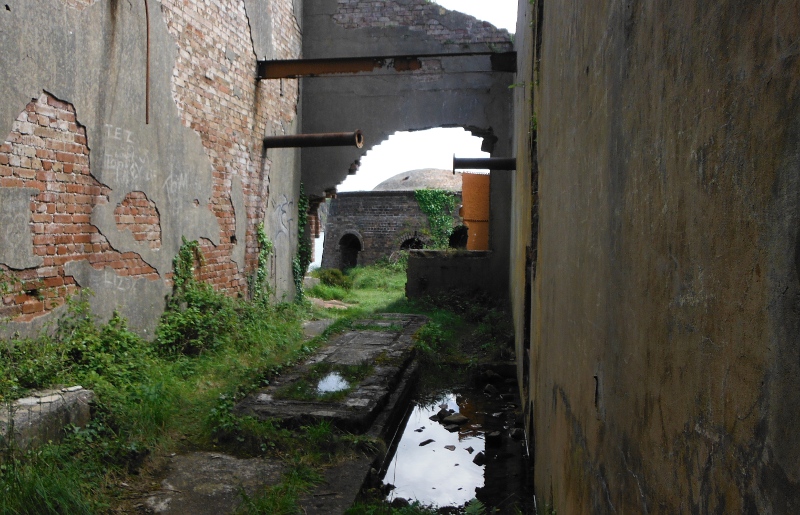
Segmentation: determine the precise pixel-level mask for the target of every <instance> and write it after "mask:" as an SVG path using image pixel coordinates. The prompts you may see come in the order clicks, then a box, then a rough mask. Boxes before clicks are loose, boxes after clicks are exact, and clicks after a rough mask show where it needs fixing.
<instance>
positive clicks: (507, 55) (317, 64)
mask: <svg viewBox="0 0 800 515" xmlns="http://www.w3.org/2000/svg"><path fill="white" fill-rule="evenodd" d="M481 55H486V56H489V58H490V61H491V69H492V71H496V72H512V73H515V72H516V71H517V53H516V52H462V53H452V52H450V53H442V54H409V55H377V56H366V57H332V58H324V59H274V60H269V61H258V63H257V64H258V69H257V72H256V77H257V78H258V79H296V78H298V77H317V76H320V75H333V74H339V73H359V72H369V71H372V70H375V69H377V68H383V67H384V66H385V67H389V68H394V69H395V70H396V71H398V72H405V71H415V70H419V69H421V68H422V62H421V61H420V59H440V58H448V57H473V56H481Z"/></svg>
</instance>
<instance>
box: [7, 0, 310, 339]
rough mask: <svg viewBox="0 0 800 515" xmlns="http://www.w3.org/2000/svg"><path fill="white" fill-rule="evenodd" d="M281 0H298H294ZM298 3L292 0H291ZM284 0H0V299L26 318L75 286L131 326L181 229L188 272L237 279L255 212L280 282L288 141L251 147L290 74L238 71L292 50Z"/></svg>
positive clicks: (290, 236) (287, 235) (152, 294)
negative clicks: (197, 264)
mask: <svg viewBox="0 0 800 515" xmlns="http://www.w3.org/2000/svg"><path fill="white" fill-rule="evenodd" d="M298 4H299V1H298ZM298 7H299V5H298ZM299 14H300V11H299V8H296V7H295V5H293V3H292V1H291V0H278V1H269V2H268V1H266V0H246V1H244V2H235V1H233V0H222V1H220V2H214V3H213V4H209V3H207V2H200V1H194V0H193V1H189V2H184V1H178V0H163V1H161V2H159V1H157V0H150V2H149V23H150V60H151V62H150V79H149V85H150V93H149V94H150V109H149V118H150V119H149V124H147V123H145V121H146V120H145V105H146V103H145V96H146V82H147V81H146V54H147V40H146V32H147V24H146V17H145V3H144V2H121V1H117V0H111V1H100V0H69V1H66V0H24V1H23V0H8V1H7V2H5V3H4V6H3V8H2V9H0V51H2V55H3V65H2V66H1V67H0V96H2V98H3V102H2V103H1V104H0V227H1V228H2V230H0V268H2V269H3V270H5V275H6V276H11V277H13V278H14V279H16V280H18V281H20V282H19V283H17V284H15V285H14V292H13V294H11V295H6V296H4V297H3V302H2V307H0V315H2V316H4V317H14V318H13V322H12V323H11V324H10V325H9V326H8V328H9V329H10V330H12V331H14V330H19V331H22V332H26V331H32V330H34V329H36V328H37V327H38V326H40V325H41V323H42V322H43V321H45V320H46V319H47V318H49V317H50V316H51V313H52V312H53V311H54V310H57V309H59V307H60V306H62V305H63V303H64V299H65V298H66V297H67V296H68V295H69V294H71V293H74V292H75V291H77V290H79V289H81V288H86V287H89V288H91V289H92V290H94V292H95V293H96V296H95V297H94V300H93V301H92V303H93V306H94V308H95V309H96V310H97V311H98V312H99V313H100V314H101V315H109V314H110V312H111V311H112V310H113V309H115V308H119V309H120V310H121V312H122V313H123V315H125V316H126V317H128V318H130V320H131V325H132V326H133V327H135V328H136V329H137V330H139V331H140V332H143V333H147V332H148V331H151V330H152V328H153V327H154V324H155V323H156V322H157V320H158V315H159V314H160V311H161V307H162V306H163V297H164V295H165V294H166V293H167V292H169V282H168V277H169V274H170V272H171V266H172V258H173V256H174V255H175V254H176V252H177V250H178V247H179V246H180V244H181V238H182V237H186V238H187V239H190V240H192V239H198V240H200V241H201V243H202V249H203V253H204V254H205V258H206V264H205V266H203V267H202V268H201V269H200V270H199V271H198V276H199V277H200V278H201V279H203V280H207V281H209V282H211V283H212V284H213V285H214V286H215V287H216V288H218V289H222V290H227V291H230V292H231V293H233V292H240V291H244V290H246V276H247V275H248V274H249V273H251V272H252V269H253V267H254V265H255V255H256V252H257V248H256V240H255V227H256V225H257V224H258V222H260V221H262V220H263V221H264V222H265V224H266V226H267V230H268V236H270V237H271V238H272V239H273V241H275V243H276V258H275V260H274V263H273V269H272V279H273V281H274V282H275V284H276V286H277V287H278V294H279V295H282V294H284V293H287V294H288V295H289V296H291V295H292V294H293V287H292V286H291V284H292V279H291V256H292V255H293V254H294V251H295V248H296V245H297V242H296V234H297V228H296V224H294V220H296V197H297V191H298V187H299V159H298V157H299V155H298V153H297V152H295V151H275V152H274V153H273V152H272V151H270V153H268V154H267V155H263V153H262V146H261V138H262V137H263V135H264V134H265V133H267V132H270V133H274V132H276V131H281V132H293V131H295V130H296V127H297V124H298V116H297V106H298V87H297V81H269V82H266V81H265V82H257V81H256V80H255V68H256V58H257V56H258V57H259V58H265V57H267V56H270V57H285V58H291V57H298V56H299V53H300V46H301V42H300V22H299V20H300V18H299V17H298V15H299Z"/></svg>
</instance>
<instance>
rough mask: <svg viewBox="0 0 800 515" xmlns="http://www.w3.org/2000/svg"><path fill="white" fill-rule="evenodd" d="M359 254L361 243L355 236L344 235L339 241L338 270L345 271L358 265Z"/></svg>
mask: <svg viewBox="0 0 800 515" xmlns="http://www.w3.org/2000/svg"><path fill="white" fill-rule="evenodd" d="M359 252H361V241H360V240H359V239H358V236H356V235H355V234H350V233H348V234H345V235H344V236H342V239H340V240H339V268H341V269H342V270H347V269H348V268H353V267H354V266H356V265H358V253H359Z"/></svg>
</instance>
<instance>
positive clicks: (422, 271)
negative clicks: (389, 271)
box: [406, 250, 505, 299]
mask: <svg viewBox="0 0 800 515" xmlns="http://www.w3.org/2000/svg"><path fill="white" fill-rule="evenodd" d="M491 260H492V252H491V251H487V250H412V251H410V252H409V254H408V272H407V276H406V277H407V279H406V297H408V298H409V299H413V298H419V297H422V296H425V295H438V294H440V293H446V292H452V291H453V290H464V291H468V292H472V291H481V292H486V293H488V294H490V295H499V294H500V291H501V290H502V287H503V284H504V283H503V281H504V279H505V278H502V277H494V276H493V275H492V273H491Z"/></svg>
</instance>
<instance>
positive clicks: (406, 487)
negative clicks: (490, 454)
mask: <svg viewBox="0 0 800 515" xmlns="http://www.w3.org/2000/svg"><path fill="white" fill-rule="evenodd" d="M459 400H460V401H461V405H460V406H459V404H458V403H457V402H456V394H454V393H447V394H444V395H443V396H442V397H440V398H439V399H437V400H436V401H434V402H433V403H431V404H428V405H416V406H414V409H413V411H412V413H411V415H410V417H409V419H408V422H407V423H406V426H405V428H404V430H403V433H402V436H401V437H400V440H399V443H398V444H397V450H396V451H395V454H394V457H393V458H392V461H391V463H390V464H389V467H388V468H387V470H386V475H385V476H384V478H383V481H384V484H392V485H394V487H395V488H394V489H393V490H392V491H391V492H390V493H389V496H388V498H387V499H388V500H389V501H391V500H392V499H395V498H398V497H401V498H403V499H407V500H417V501H419V502H420V503H422V504H425V505H435V506H453V505H456V506H459V505H463V504H464V503H466V502H467V501H469V500H470V499H472V498H474V497H475V495H476V492H475V489H476V488H480V487H483V485H484V466H483V465H480V466H479V465H476V464H475V463H473V460H474V459H475V456H476V455H477V454H478V453H479V452H482V451H484V448H485V443H484V438H483V430H482V426H481V424H482V423H483V418H484V414H483V413H481V412H478V411H477V409H476V406H475V405H474V403H473V402H471V401H470V400H469V399H468V398H461V397H459ZM444 404H446V405H447V409H451V410H454V411H455V412H456V413H459V412H460V413H461V414H463V415H465V416H466V417H468V418H469V419H470V420H469V421H468V422H467V423H466V424H464V425H462V426H461V427H460V428H459V430H458V431H455V432H452V433H451V432H450V431H448V430H446V429H445V428H444V426H443V425H442V424H440V423H439V422H438V421H435V420H430V418H429V417H431V416H433V415H435V414H436V413H438V412H439V410H440V405H444ZM427 440H433V442H431V443H428V444H426V445H420V444H421V443H423V442H425V441H427ZM470 449H471V452H470Z"/></svg>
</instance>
